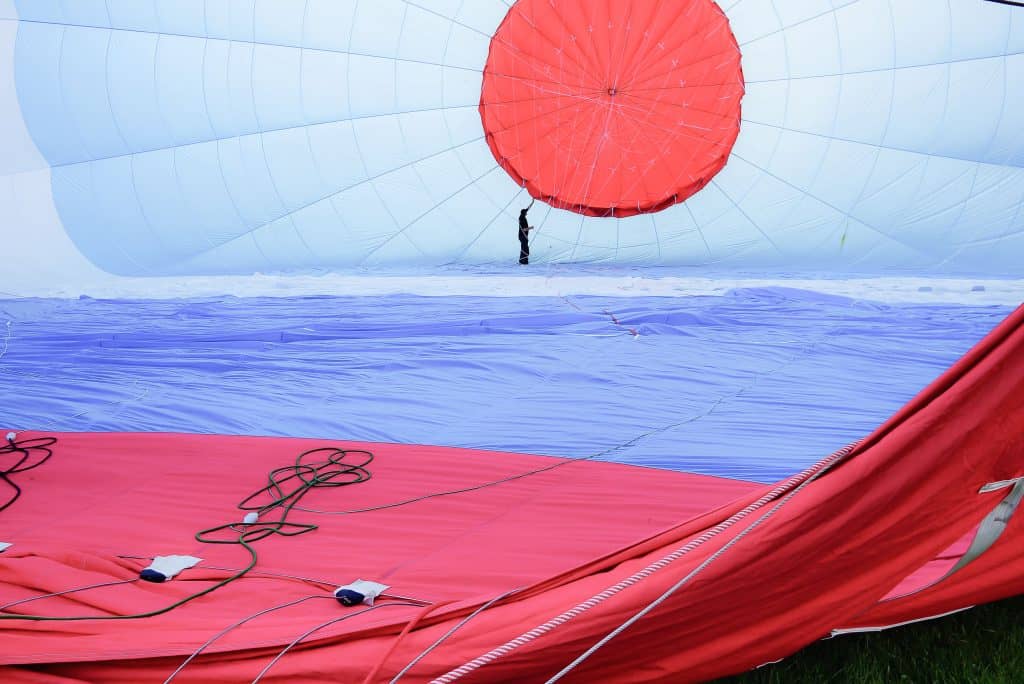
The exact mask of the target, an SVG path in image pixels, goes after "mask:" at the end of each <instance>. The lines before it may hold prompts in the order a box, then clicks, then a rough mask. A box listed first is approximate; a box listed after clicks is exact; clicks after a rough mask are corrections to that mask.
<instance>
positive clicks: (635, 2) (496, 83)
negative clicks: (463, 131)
mask: <svg viewBox="0 0 1024 684" xmlns="http://www.w3.org/2000/svg"><path fill="white" fill-rule="evenodd" d="M743 91H744V85H743V73H742V70H741V66H740V49H739V46H738V45H737V44H736V39H735V37H734V36H733V34H732V31H731V30H730V28H729V21H728V19H727V18H726V16H725V14H724V13H723V12H722V10H721V8H719V6H718V5H717V4H715V3H714V2H713V1H712V0H675V1H674V2H671V3H663V2H661V0H602V2H593V0H564V1H561V2H557V3H555V2H551V1H550V0H518V2H516V3H515V4H514V5H513V6H512V8H511V9H510V10H509V12H508V14H507V15H506V17H505V19H504V21H503V22H502V24H501V26H500V27H499V28H498V30H497V32H496V33H495V35H494V38H493V39H492V41H491V46H490V54H489V56H488V59H487V64H486V66H485V68H484V74H483V86H482V90H481V97H480V116H481V119H482V121H483V127H484V132H485V134H486V137H487V143H488V145H490V148H491V152H492V153H493V154H494V158H495V159H496V160H497V161H498V163H499V164H500V165H501V166H502V168H504V169H505V171H507V172H508V174H509V175H510V176H511V177H512V178H513V179H514V180H515V181H516V183H518V184H519V185H521V186H523V187H525V188H526V189H527V190H528V191H529V193H530V194H531V195H532V196H533V197H536V198H540V199H543V200H544V201H545V202H547V203H548V204H550V205H551V206H553V207H557V208H560V209H568V210H570V211H574V212H578V213H581V214H585V215H588V216H633V215H635V214H641V213H648V212H655V211H660V210H662V209H665V208H666V207H668V206H671V205H673V204H676V203H678V202H682V201H684V200H685V199H686V198H688V197H690V196H691V195H693V194H694V193H696V192H697V191H699V190H700V189H701V188H703V187H704V186H705V185H706V184H707V183H708V182H710V180H711V179H712V178H713V177H714V176H715V174H717V173H718V172H719V171H720V170H721V169H722V167H724V166H725V163H726V160H727V159H728V157H729V153H730V151H731V150H732V146H733V144H734V143H735V142H736V137H737V135H738V134H739V127H740V100H741V99H742V97H743Z"/></svg>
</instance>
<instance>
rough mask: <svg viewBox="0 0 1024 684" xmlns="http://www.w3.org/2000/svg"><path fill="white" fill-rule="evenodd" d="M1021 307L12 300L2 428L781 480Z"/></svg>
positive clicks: (791, 297) (3, 307)
mask: <svg viewBox="0 0 1024 684" xmlns="http://www.w3.org/2000/svg"><path fill="white" fill-rule="evenodd" d="M300 227H301V226H300ZM282 231H284V229H283V228H282ZM283 239H284V238H282V240H283ZM282 244H284V243H282ZM297 249H298V247H296V250H297ZM252 256H253V258H254V259H255V258H257V255H256V254H253V255H252ZM1008 313H1009V309H1008V308H1007V307H1000V306H966V305H963V306H953V305H946V306H937V305H884V304H878V303H872V302H867V301H857V300H851V299H845V298H841V297H833V296H826V295H821V294H814V293H810V292H803V291H797V290H786V289H748V290H738V291H735V292H732V293H731V294H729V295H727V296H722V297H679V298H650V297H642V296H638V297H631V298H622V297H617V298H602V297H567V298H535V297H526V298H520V299H516V298H487V297H415V296H391V297H321V298H315V297H306V298H289V299H236V298H225V299H222V300H217V301H212V300H176V301H175V300H172V301H102V300H91V299H80V300H7V301H0V320H4V321H10V325H11V327H10V338H9V340H8V344H7V347H6V354H5V355H4V356H3V358H2V360H0V371H2V372H0V394H2V395H3V396H5V397H11V398H16V401H9V402H5V404H4V408H3V412H2V417H0V423H3V425H5V426H9V427H15V428H32V429H44V430H45V429H53V430H172V431H185V432H202V433H227V434H239V433H241V434H256V435H292V436H311V437H320V438H326V439H332V438H333V439H357V440H372V441H385V442H404V443H426V444H441V445H450V446H465V447H475V448H483V449H496V450H510V451H523V452H532V453H540V454H553V455H559V456H569V457H576V458H582V457H588V456H593V455H598V454H599V456H598V457H599V458H603V459H610V460H615V461H621V462H625V463H633V464H637V465H646V466H654V467H659V468H671V469H679V470H688V471H696V472H703V473H710V474H715V475H724V476H730V477H740V478H750V479H755V480H762V481H772V480H775V479H778V478H781V477H784V476H786V475H789V474H791V473H793V472H795V471H797V470H799V469H800V468H802V467H804V466H806V465H808V464H810V463H812V462H814V461H816V460H818V459H820V458H822V457H823V456H825V455H827V454H828V453H830V452H832V451H833V450H835V449H837V448H839V447H841V446H844V445H845V444H847V443H848V442H851V441H854V440H856V439H859V438H861V437H863V436H865V435H866V434H868V433H869V432H871V431H872V430H873V429H874V428H875V427H876V426H877V425H878V424H880V423H881V422H882V421H884V420H885V419H886V418H888V417H889V416H890V415H891V414H892V413H893V412H894V411H895V410H897V409H898V408H899V407H900V406H902V405H903V404H904V403H905V402H906V401H908V400H909V399H910V398H911V397H913V396H914V395H915V394H916V393H917V392H918V391H919V390H920V389H922V388H923V387H924V386H925V385H927V384H928V383H929V382H930V381H932V380H933V379H934V378H936V377H937V376H938V375H939V374H940V373H941V372H943V371H944V370H945V369H946V368H947V367H948V366H949V365H950V364H952V363H953V362H954V361H956V359H957V358H959V357H960V356H961V355H962V354H963V353H964V352H965V351H967V350H968V349H969V348H970V347H971V346H972V345H973V344H975V342H977V341H978V340H979V339H981V337H983V336H984V335H985V334H986V333H987V332H988V331H989V330H991V329H992V328H993V327H994V326H995V325H997V324H998V323H999V322H1000V321H1001V320H1002V319H1003V318H1004V317H1005V316H1006V315H1007V314H1008ZM613 317H614V319H616V320H618V321H619V324H618V325H617V324H616V323H615V322H614V321H613ZM630 328H632V329H635V330H636V331H637V332H639V333H640V337H639V338H634V337H633V336H632V335H631V334H630V332H629V329H630Z"/></svg>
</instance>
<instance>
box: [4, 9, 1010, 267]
mask: <svg viewBox="0 0 1024 684" xmlns="http://www.w3.org/2000/svg"><path fill="white" fill-rule="evenodd" d="M559 2H560V0H554V3H555V6H556V7H557V6H558V3H559ZM630 2H634V3H641V4H650V3H652V2H657V0H630ZM514 4H515V3H513V2H510V1H506V0H14V1H13V3H12V2H11V0H0V46H6V47H7V48H8V49H5V50H3V51H0V143H2V144H3V146H4V147H5V148H6V149H7V150H8V151H9V154H8V160H7V162H3V161H0V172H2V173H4V174H7V175H16V174H19V173H24V172H25V169H24V168H19V166H18V162H17V160H19V159H27V158H28V155H29V154H30V153H29V152H27V151H25V150H27V149H28V148H29V147H31V146H34V147H35V148H36V149H38V153H39V154H41V156H42V158H43V159H44V160H45V165H46V167H47V169H48V171H47V173H48V174H49V175H48V178H49V183H50V186H49V193H50V197H52V203H53V206H55V207H56V210H57V215H58V217H59V218H58V219H57V223H58V224H59V227H60V229H61V230H62V231H63V232H64V233H65V234H66V235H67V236H68V237H69V238H70V239H71V241H72V242H73V243H74V245H75V246H76V248H77V249H78V250H79V251H80V252H81V253H82V254H83V255H84V256H85V257H86V258H87V259H88V260H89V261H90V262H92V263H93V264H94V265H96V266H98V267H99V268H101V269H103V270H105V271H108V272H110V273H115V274H122V275H175V274H244V273H252V272H257V271H259V272H267V271H282V270H283V271H288V270H303V269H324V268H338V269H345V268H353V267H399V266H413V267H420V266H436V265H442V264H481V263H485V264H486V263H514V261H515V258H516V257H517V255H518V247H519V246H518V243H517V241H516V238H515V235H514V234H513V231H514V230H515V227H516V225H517V224H516V219H517V214H518V211H519V209H521V208H522V207H523V206H526V204H527V203H528V202H529V196H528V195H527V194H526V193H525V192H524V189H523V188H522V187H521V186H520V185H518V184H517V183H516V182H515V181H513V180H512V178H511V177H510V176H509V175H508V174H507V173H506V171H505V170H504V169H503V168H502V167H501V166H500V165H499V164H498V162H497V161H496V160H495V157H494V155H493V154H492V152H491V149H490V148H489V147H488V144H487V141H486V139H485V132H484V129H483V125H482V123H481V115H480V112H479V105H480V99H481V87H482V73H483V70H484V67H485V64H486V63H487V59H488V54H489V49H490V46H491V40H492V37H493V36H494V35H495V33H496V31H497V30H498V27H499V26H500V25H501V24H502V22H503V20H504V19H505V17H506V15H507V14H508V13H509V11H510V6H512V5H514ZM627 4H628V3H627ZM718 4H719V6H720V7H721V9H722V10H723V11H724V13H725V15H726V17H727V18H728V21H729V26H730V28H731V30H732V32H733V34H734V35H735V38H736V42H737V43H738V45H739V48H740V51H741V54H742V71H743V76H744V80H745V89H746V92H745V95H744V97H743V100H742V119H741V123H740V133H739V137H738V139H737V140H736V143H735V146H734V147H733V149H732V153H731V155H730V156H729V158H728V162H727V164H726V165H725V168H724V169H723V170H722V171H721V172H719V173H718V175H717V176H715V177H714V178H712V179H711V180H710V182H709V183H707V185H706V186H705V187H703V189H701V190H700V191H699V192H697V193H696V194H695V195H693V196H692V197H690V198H689V199H687V200H686V201H685V202H683V203H680V204H675V205H673V206H670V207H668V208H667V209H664V210H662V211H658V212H656V213H646V214H641V215H637V216H630V217H624V218H615V217H592V216H582V215H580V214H579V213H575V212H573V211H568V210H565V209H554V208H551V207H550V206H547V205H544V204H541V203H538V205H537V206H536V207H535V208H534V209H533V210H532V213H531V215H530V221H531V223H533V224H534V225H535V226H536V231H534V232H533V233H532V234H531V241H532V247H533V255H532V256H533V260H534V262H535V263H537V262H540V263H545V262H548V263H552V262H554V263H562V262H606V263H621V264H638V265H687V266H709V265H710V266H715V267H727V268H738V269H774V270H776V271H777V270H779V269H785V270H787V271H794V270H815V271H833V272H835V271H842V272H866V271H877V270H888V269H908V270H916V271H924V272H934V273H942V272H971V273H981V274H998V275H1017V276H1019V275H1022V274H1024V235H1022V228H1024V212H1022V207H1024V172H1022V169H1021V167H1022V166H1024V10H1022V9H1019V8H1015V7H1011V6H1009V5H1002V4H996V3H992V2H986V1H984V0H720V2H719V3H718ZM682 28H683V27H680V30H682ZM549 30H554V31H557V30H559V29H558V27H538V35H543V34H544V32H545V31H549ZM538 39H540V38H538ZM575 39H576V37H575V34H574V35H573V40H575ZM580 40H586V36H585V35H582V34H581V37H580ZM5 84H6V85H5ZM5 93H6V95H5ZM554 152H555V153H557V150H555V151H554ZM9 187H14V186H12V185H9ZM10 193H11V195H12V196H14V195H17V194H18V192H17V191H16V190H11V191H10ZM50 197H47V198H45V199H46V200H47V201H49V199H50ZM15 199H17V201H19V202H21V203H22V206H23V207H24V206H29V207H33V206H43V205H42V202H43V199H41V198H38V197H24V196H22V197H15ZM11 201H13V200H11ZM32 202H36V203H37V204H31V203H32ZM25 203H29V204H25ZM28 211H35V210H34V209H29V210H28ZM40 211H42V210H41V209H40ZM0 217H2V212H0ZM8 220H9V219H8ZM5 230H8V231H11V230H15V229H14V228H10V227H8V228H6V229H5Z"/></svg>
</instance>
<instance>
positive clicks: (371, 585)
mask: <svg viewBox="0 0 1024 684" xmlns="http://www.w3.org/2000/svg"><path fill="white" fill-rule="evenodd" d="M390 588H391V587H390V586H388V585H387V584H381V583H380V582H369V581H367V580H361V579H360V580H356V581H355V582H352V583H351V584H346V585H345V586H343V587H338V588H337V589H335V590H334V595H335V596H337V595H338V593H339V592H342V591H354V592H356V593H357V594H362V595H363V596H364V597H365V598H364V599H363V603H365V604H366V605H368V606H372V605H373V600H374V599H375V598H377V597H378V596H380V595H381V594H383V593H384V592H385V591H387V590H388V589H390Z"/></svg>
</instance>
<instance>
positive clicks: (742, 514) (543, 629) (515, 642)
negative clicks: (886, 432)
mask: <svg viewBox="0 0 1024 684" xmlns="http://www.w3.org/2000/svg"><path fill="white" fill-rule="evenodd" d="M855 446H856V444H851V445H849V446H846V447H844V448H842V449H840V450H839V451H837V452H835V453H833V454H832V455H831V456H829V457H828V458H826V459H824V460H823V461H820V462H818V463H816V464H815V465H813V466H811V467H810V468H807V469H806V470H804V471H803V472H801V473H799V474H797V475H795V476H793V477H791V478H790V479H789V480H787V481H786V482H784V483H783V484H781V485H779V486H778V487H776V488H775V489H773V490H772V491H771V492H769V493H768V494H766V495H764V496H763V497H761V498H760V499H758V500H757V501H756V502H754V503H753V504H750V505H749V506H747V507H746V508H744V509H743V510H742V511H739V512H738V513H736V514H734V515H733V516H732V517H730V518H729V519H728V520H726V521H724V522H722V523H719V524H718V525H716V526H715V527H713V528H712V529H710V530H708V531H707V532H705V533H704V534H702V535H701V536H700V537H698V538H696V539H693V540H691V541H690V542H688V543H687V544H685V545H684V546H682V547H680V548H678V549H676V550H675V551H673V552H672V553H670V554H668V555H667V556H665V557H663V558H661V559H660V560H658V561H655V562H654V563H651V564H650V565H648V566H647V567H646V568H644V569H643V570H640V571H639V572H637V573H635V574H633V575H631V576H630V577H627V578H626V579H624V580H622V581H620V582H618V583H617V584H615V585H613V586H611V587H609V588H607V589H605V590H604V591H602V592H601V593H599V594H596V595H594V596H592V597H591V598H589V599H587V600H586V601H584V602H582V603H580V604H578V605H576V606H575V607H573V608H571V609H569V610H567V611H565V612H564V613H562V614H561V615H559V616H557V617H555V618H552V619H551V620H548V621H547V622H545V623H544V624H542V625H539V626H538V627H535V628H533V629H531V630H529V631H528V632H525V633H523V634H521V635H520V636H518V637H516V638H515V639H512V640H511V641H508V642H506V643H504V644H502V645H501V646H499V647H497V648H495V649H493V650H491V651H489V652H488V653H485V654H484V655H482V656H480V657H478V658H475V659H474V660H471V661H469V662H468V663H465V664H463V665H461V666H460V667H457V668H455V669H454V670H451V671H450V672H448V673H446V674H445V675H443V676H441V677H438V678H437V679H435V680H433V682H432V684H451V683H452V682H454V681H456V680H458V679H461V678H462V677H464V676H466V675H468V674H470V673H472V672H474V671H475V670H478V669H480V668H481V667H483V666H484V665H488V664H490V663H493V662H495V661H496V660H498V659H500V658H502V657H504V656H506V655H508V654H509V653H511V652H512V651H514V650H516V649H518V648H520V647H521V646H524V645H526V644H528V643H530V642H532V641H534V640H536V639H538V638H540V637H541V636H544V635H545V634H547V633H549V632H551V631H553V630H555V629H556V628H558V627H560V626H562V625H564V624H565V623H567V622H569V621H570V620H573V619H574V618H576V617H579V616H580V615H582V614H583V613H585V612H586V611H588V610H590V609H591V608H594V607H595V606H598V605H600V604H601V603H603V602H604V601H606V600H608V599H609V598H611V597H613V596H615V595H616V594H618V593H620V592H622V591H623V590H625V589H627V588H629V587H631V586H633V585H635V584H637V583H639V582H641V581H643V580H645V579H647V578H648V577H650V576H651V575H653V574H654V573H656V572H658V571H659V570H662V569H664V568H665V567H667V566H668V565H670V564H672V563H674V562H675V561H677V560H679V559H680V558H682V557H683V556H685V555H686V554H688V553H690V552H691V551H693V550H695V549H697V548H699V547H700V546H702V545H703V544H704V543H706V542H708V541H710V540H711V539H713V538H715V537H717V536H718V535H720V534H721V533H722V532H725V531H726V530H728V529H729V528H730V527H732V526H734V525H735V524H736V523H737V522H739V521H741V520H743V519H744V518H746V517H748V516H749V515H751V514H752V513H754V512H756V511H758V510H759V509H761V508H763V507H764V506H766V505H767V504H769V503H771V502H772V501H774V500H775V499H777V498H778V497H779V496H782V495H784V494H786V493H787V492H790V490H794V491H792V492H791V495H792V494H795V493H796V490H798V489H799V487H800V486H801V485H803V484H807V483H808V482H810V481H811V480H812V479H814V478H816V477H818V476H819V475H820V474H822V473H823V472H824V471H825V470H828V469H829V468H831V467H832V466H833V465H835V464H836V463H837V462H839V461H841V460H842V459H843V458H845V457H846V456H848V455H849V454H850V452H851V451H853V448H854V447H855ZM788 499H789V497H786V499H784V500H783V501H782V502H780V505H781V504H782V503H785V501H786V500H788ZM770 513H771V512H769V514H770ZM758 522H759V521H758ZM756 524H758V523H755V525H756ZM752 527H753V526H752ZM735 541H736V540H733V542H732V543H735ZM729 546H731V544H727V545H726V546H725V547H723V549H721V550H720V551H719V553H718V554H717V555H721V552H724V550H725V549H726V548H729ZM714 557H715V556H713V557H712V558H714ZM704 567H707V562H705V564H703V565H702V566H701V567H699V568H698V571H699V570H702V569H703V568H704ZM693 574H695V573H691V576H690V577H692V575H693ZM690 577H688V578H687V580H686V581H688V580H689V578H690ZM641 617H642V616H641ZM625 626H628V625H625ZM623 628H624V627H623ZM614 634H615V633H613V634H612V638H613V637H614ZM598 647H600V645H599V646H598Z"/></svg>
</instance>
